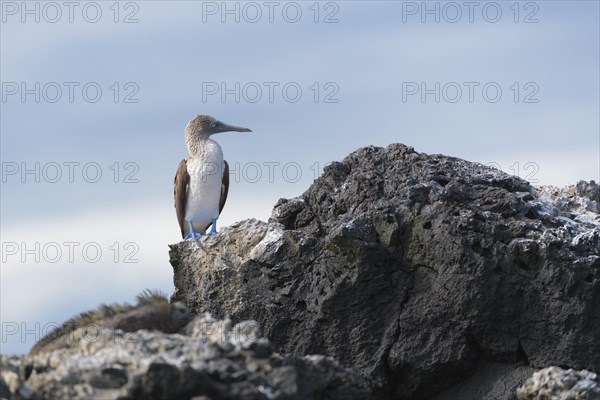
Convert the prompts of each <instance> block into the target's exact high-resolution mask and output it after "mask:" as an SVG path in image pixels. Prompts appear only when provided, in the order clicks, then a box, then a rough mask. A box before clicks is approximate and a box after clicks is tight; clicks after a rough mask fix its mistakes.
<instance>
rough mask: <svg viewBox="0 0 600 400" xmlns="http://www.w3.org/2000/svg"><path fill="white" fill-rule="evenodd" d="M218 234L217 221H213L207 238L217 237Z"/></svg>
mask: <svg viewBox="0 0 600 400" xmlns="http://www.w3.org/2000/svg"><path fill="white" fill-rule="evenodd" d="M216 234H217V219H216V218H213V219H212V226H211V228H210V232H208V233H207V234H206V236H215V235H216Z"/></svg>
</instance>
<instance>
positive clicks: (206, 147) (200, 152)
mask: <svg viewBox="0 0 600 400" xmlns="http://www.w3.org/2000/svg"><path fill="white" fill-rule="evenodd" d="M185 142H186V144H187V148H188V152H189V153H190V156H191V157H204V155H205V154H206V153H207V152H211V151H215V150H216V151H218V152H221V153H222V150H221V146H219V143H217V142H215V141H214V140H212V139H211V138H210V135H200V136H193V137H192V136H188V135H186V138H185Z"/></svg>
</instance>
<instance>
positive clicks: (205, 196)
mask: <svg viewBox="0 0 600 400" xmlns="http://www.w3.org/2000/svg"><path fill="white" fill-rule="evenodd" d="M232 131H233V132H252V131H251V130H250V129H248V128H242V127H239V126H233V125H227V124H224V123H223V122H221V121H217V120H216V119H214V118H213V117H211V116H208V115H198V116H197V117H196V118H194V119H192V120H191V121H190V122H189V123H188V124H187V126H186V128H185V142H186V144H187V148H188V152H189V153H190V156H189V157H188V158H187V159H185V160H181V162H180V163H179V168H178V169H177V174H175V211H176V213H177V220H178V221H179V227H180V228H181V236H182V237H183V238H184V239H185V240H189V239H200V238H201V237H202V235H203V234H206V235H207V236H215V235H216V234H217V219H218V218H219V214H221V210H223V206H224V205H225V200H227V192H228V191H229V165H228V164H227V161H225V160H224V159H223V150H222V149H221V146H219V144H218V143H217V142H215V141H214V140H212V139H211V138H210V136H211V135H213V134H215V133H220V132H232ZM211 225H212V227H211V230H210V232H208V233H206V229H208V227H209V226H211Z"/></svg>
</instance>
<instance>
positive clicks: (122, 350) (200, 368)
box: [0, 315, 371, 400]
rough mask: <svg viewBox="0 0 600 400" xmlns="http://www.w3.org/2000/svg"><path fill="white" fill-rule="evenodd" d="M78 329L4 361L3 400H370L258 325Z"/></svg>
mask: <svg viewBox="0 0 600 400" xmlns="http://www.w3.org/2000/svg"><path fill="white" fill-rule="evenodd" d="M86 329H87V328H78V329H77V330H75V331H74V332H73V333H72V339H71V340H70V343H69V346H62V347H61V348H56V349H52V350H51V351H48V352H46V351H45V352H43V353H40V354H37V355H29V356H0V367H1V370H0V377H1V379H0V389H1V392H0V394H1V396H2V398H3V399H6V398H8V399H11V398H12V399H83V398H85V399H102V400H107V399H157V400H160V399H191V398H194V399H202V400H231V399H239V400H269V399H281V400H284V399H285V400H292V399H294V400H304V399H332V400H333V399H337V400H346V399H355V400H363V399H370V398H371V395H370V390H369V389H368V387H367V385H366V383H365V382H364V381H363V380H362V378H360V377H359V376H357V375H356V374H355V373H353V372H351V371H349V370H346V369H344V368H342V367H340V366H339V365H338V364H337V363H336V362H335V361H334V360H332V359H331V358H328V357H325V356H318V355H315V356H305V357H301V358H290V357H281V356H279V355H277V354H275V353H273V350H272V345H271V343H270V342H269V341H268V340H267V339H265V338H261V337H260V334H259V326H258V324H257V323H256V322H255V321H245V322H242V323H239V324H237V325H235V326H232V324H231V321H217V320H215V319H213V318H212V317H210V316H209V315H205V316H203V317H202V318H197V319H195V320H194V321H192V322H191V323H190V324H188V325H187V326H186V327H185V330H184V331H183V332H182V333H181V334H167V333H163V332H159V331H148V330H138V331H135V332H124V331H123V330H120V329H116V330H115V329H110V328H103V327H100V328H98V329H93V332H92V331H91V330H90V329H87V331H86Z"/></svg>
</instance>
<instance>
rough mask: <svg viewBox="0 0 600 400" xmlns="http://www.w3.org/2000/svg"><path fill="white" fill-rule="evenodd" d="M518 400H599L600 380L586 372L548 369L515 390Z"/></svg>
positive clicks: (591, 373)
mask: <svg viewBox="0 0 600 400" xmlns="http://www.w3.org/2000/svg"><path fill="white" fill-rule="evenodd" d="M517 394H518V396H519V400H600V378H599V377H598V375H596V374H595V373H593V372H589V371H586V370H583V371H575V370H573V369H569V370H567V371H565V370H564V369H562V368H558V367H550V368H545V369H543V370H541V371H538V372H536V373H535V374H533V376H532V377H531V378H529V379H527V381H526V382H525V384H524V385H523V386H522V387H520V388H519V389H517Z"/></svg>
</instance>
